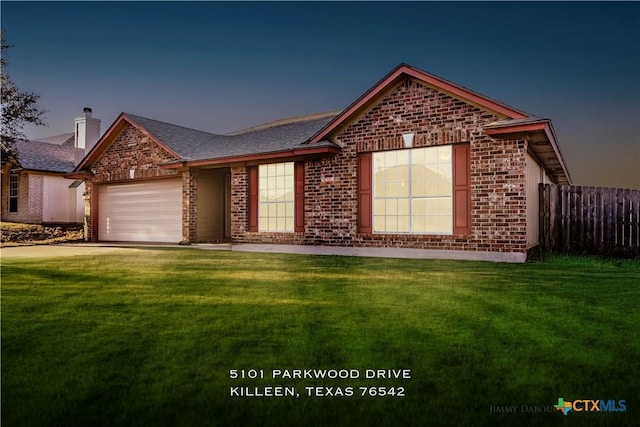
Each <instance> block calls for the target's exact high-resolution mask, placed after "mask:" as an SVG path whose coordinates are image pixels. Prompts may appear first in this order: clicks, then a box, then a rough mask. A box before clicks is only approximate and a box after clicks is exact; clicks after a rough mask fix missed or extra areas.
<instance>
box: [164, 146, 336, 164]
mask: <svg viewBox="0 0 640 427" xmlns="http://www.w3.org/2000/svg"><path fill="white" fill-rule="evenodd" d="M340 151H341V150H340V148H338V147H327V146H325V147H314V148H307V147H305V148H303V149H298V148H296V149H292V150H284V151H275V152H270V153H256V154H247V155H242V156H231V157H221V158H211V159H197V160H187V159H182V160H174V161H170V162H165V163H162V164H160V168H162V169H189V168H199V167H223V166H231V165H238V164H242V165H253V164H259V163H267V162H273V161H278V160H286V161H296V160H309V159H315V158H321V157H326V156H332V155H335V154H338V153H339V152H340Z"/></svg>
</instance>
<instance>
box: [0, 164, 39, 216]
mask: <svg viewBox="0 0 640 427" xmlns="http://www.w3.org/2000/svg"><path fill="white" fill-rule="evenodd" d="M10 170H11V166H10V165H9V163H7V165H5V168H4V170H3V174H2V220H3V221H13V222H22V223H30V224H39V223H42V209H43V199H44V194H43V190H44V189H43V186H44V175H42V174H40V173H33V172H22V173H20V174H19V178H18V212H9V176H10V173H11V172H10Z"/></svg>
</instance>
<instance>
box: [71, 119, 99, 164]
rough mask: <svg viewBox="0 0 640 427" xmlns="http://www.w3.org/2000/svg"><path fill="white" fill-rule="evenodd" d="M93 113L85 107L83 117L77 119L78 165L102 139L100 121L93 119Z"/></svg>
mask: <svg viewBox="0 0 640 427" xmlns="http://www.w3.org/2000/svg"><path fill="white" fill-rule="evenodd" d="M91 112H92V111H91V108H88V107H85V108H84V111H83V112H82V117H76V165H77V164H79V163H80V161H82V159H83V158H84V156H85V155H86V154H87V153H88V152H89V150H91V149H92V148H93V146H94V145H96V142H98V139H100V120H99V119H95V118H93V117H91Z"/></svg>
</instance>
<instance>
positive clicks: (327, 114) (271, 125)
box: [227, 110, 342, 136]
mask: <svg viewBox="0 0 640 427" xmlns="http://www.w3.org/2000/svg"><path fill="white" fill-rule="evenodd" d="M341 111H342V110H333V111H325V112H323V113H314V114H306V115H303V116H294V117H287V118H284V119H278V120H273V121H271V122H267V123H262V124H259V125H256V126H251V127H248V128H245V129H240V130H237V131H234V132H231V133H228V134H227V135H228V136H236V135H244V134H247V133H251V132H257V131H260V130H265V129H270V128H274V127H277V126H283V125H288V124H291V123H300V122H308V121H312V120H317V119H324V118H326V117H330V116H336V115H338V114H340V112H341Z"/></svg>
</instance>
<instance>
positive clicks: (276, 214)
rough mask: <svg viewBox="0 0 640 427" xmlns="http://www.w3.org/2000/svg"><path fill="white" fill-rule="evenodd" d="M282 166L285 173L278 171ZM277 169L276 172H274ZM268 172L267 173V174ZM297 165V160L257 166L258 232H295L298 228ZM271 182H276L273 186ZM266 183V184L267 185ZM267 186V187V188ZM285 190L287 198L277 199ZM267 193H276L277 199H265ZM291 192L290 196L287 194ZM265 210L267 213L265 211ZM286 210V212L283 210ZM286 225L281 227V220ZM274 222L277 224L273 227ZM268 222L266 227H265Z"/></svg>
mask: <svg viewBox="0 0 640 427" xmlns="http://www.w3.org/2000/svg"><path fill="white" fill-rule="evenodd" d="M278 167H282V168H283V170H282V172H283V173H280V174H279V173H278ZM274 170H275V173H272V172H273V171H274ZM265 173H266V175H265ZM295 178H296V165H295V162H292V161H291V162H278V163H267V164H261V165H258V167H257V181H258V188H257V200H256V206H257V232H260V233H293V232H295V229H296V179H295ZM270 183H273V184H275V187H274V188H272V187H270V186H269V184H270ZM265 184H266V185H265ZM265 187H266V188H265ZM282 191H285V193H284V197H285V200H277V198H278V197H277V193H278V192H282ZM267 193H272V194H274V195H276V199H275V200H264V199H263V197H264V195H265V194H267ZM288 193H291V195H290V197H288V196H287V194H288ZM265 210H266V211H267V213H265ZM282 211H284V212H282ZM281 220H282V221H284V227H279V226H278V224H279V221H281ZM272 222H274V223H275V226H274V227H272V226H271V224H272ZM265 223H266V227H265Z"/></svg>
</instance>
